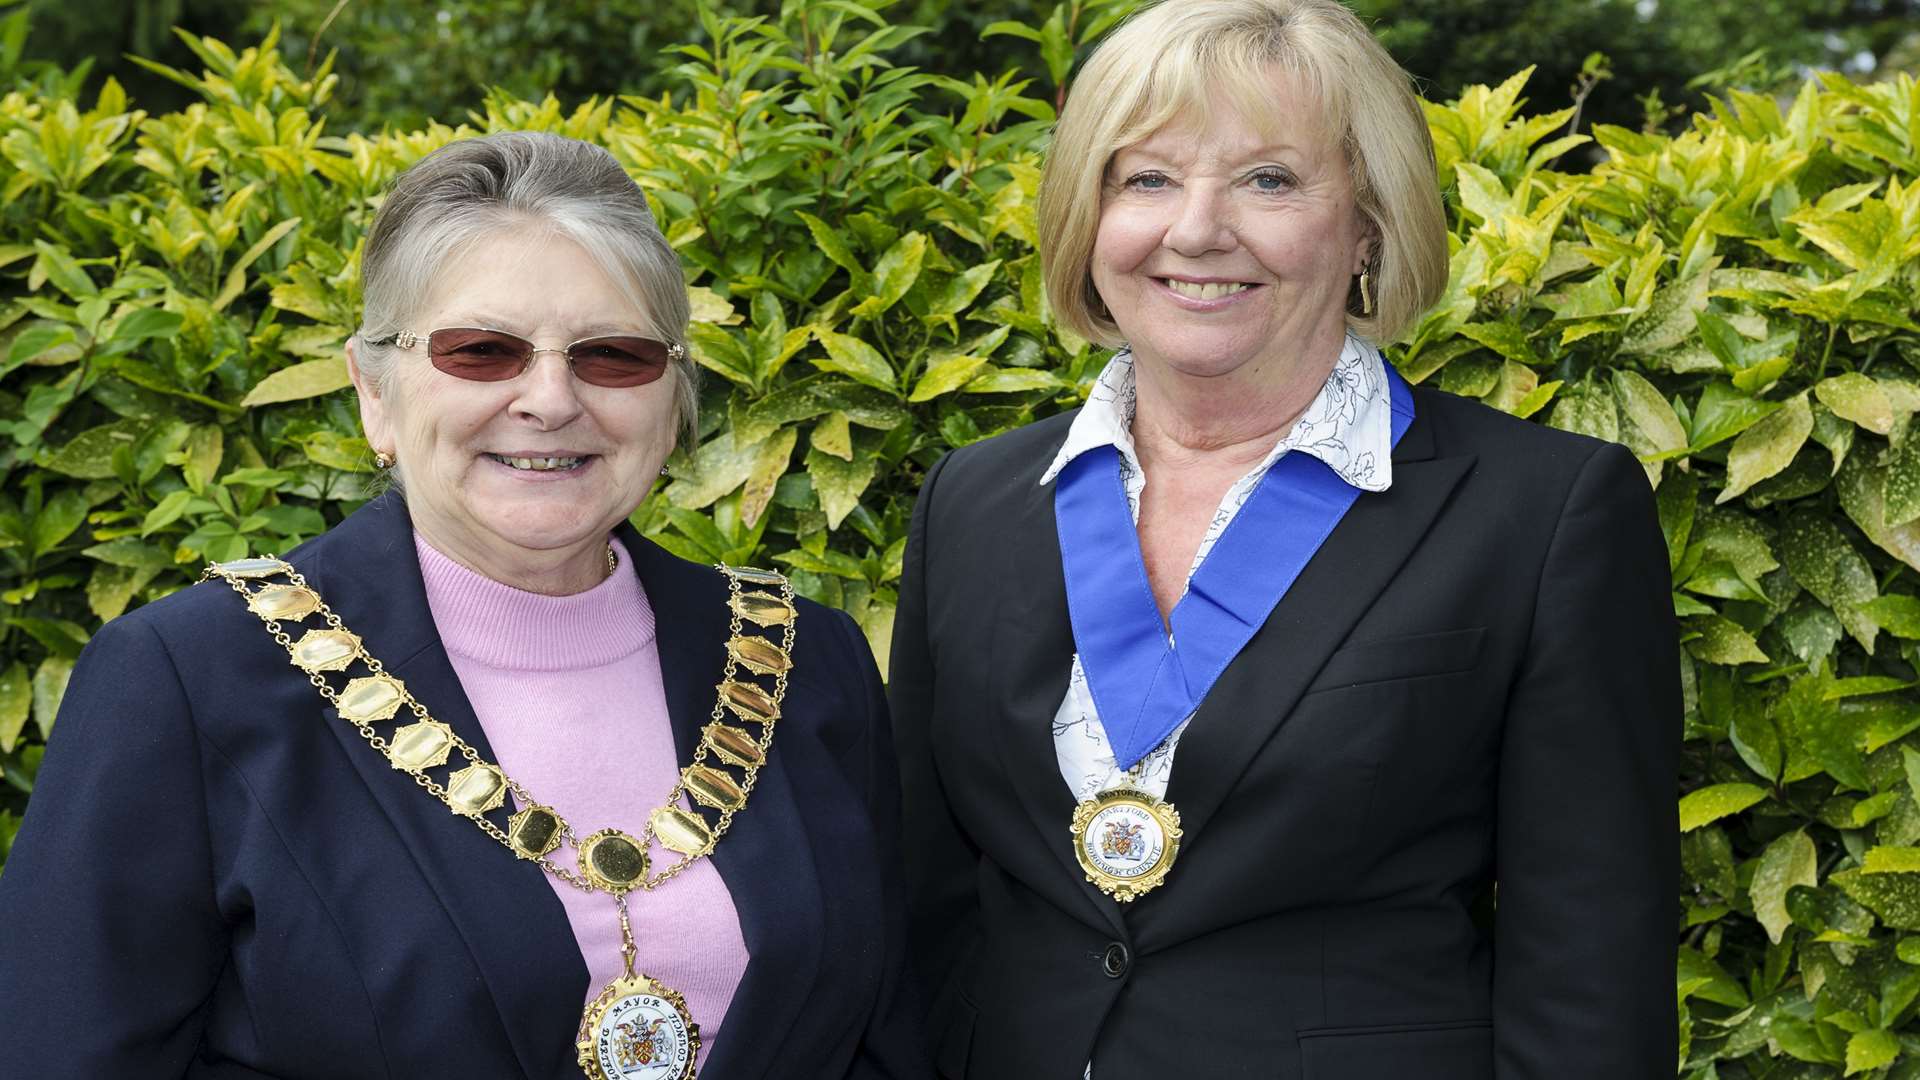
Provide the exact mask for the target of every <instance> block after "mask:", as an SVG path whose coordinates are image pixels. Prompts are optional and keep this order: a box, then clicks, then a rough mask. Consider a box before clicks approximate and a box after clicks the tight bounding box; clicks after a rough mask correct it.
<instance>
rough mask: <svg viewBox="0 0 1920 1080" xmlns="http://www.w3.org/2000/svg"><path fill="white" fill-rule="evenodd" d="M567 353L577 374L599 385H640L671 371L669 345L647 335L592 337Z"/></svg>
mask: <svg viewBox="0 0 1920 1080" xmlns="http://www.w3.org/2000/svg"><path fill="white" fill-rule="evenodd" d="M567 356H568V359H570V360H572V361H573V373H574V374H575V375H578V376H579V377H580V378H581V380H582V381H584V382H590V383H592V384H593V385H595V386H639V385H641V384H642V383H650V382H652V381H653V380H655V379H657V378H659V377H660V376H661V375H662V374H664V373H665V372H666V370H667V347H666V346H665V345H664V344H662V343H660V342H658V341H654V340H652V339H650V338H643V337H625V336H617V337H599V338H589V339H588V340H586V341H582V342H578V343H577V344H575V345H574V346H573V348H572V349H570V350H569V351H568V353H567Z"/></svg>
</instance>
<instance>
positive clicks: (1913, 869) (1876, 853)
mask: <svg viewBox="0 0 1920 1080" xmlns="http://www.w3.org/2000/svg"><path fill="white" fill-rule="evenodd" d="M1860 869H1861V872H1863V873H1868V874H1911V873H1920V848H1914V847H1875V848H1868V849H1867V855H1866V858H1864V859H1862V860H1861V862H1860Z"/></svg>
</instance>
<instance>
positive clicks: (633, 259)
mask: <svg viewBox="0 0 1920 1080" xmlns="http://www.w3.org/2000/svg"><path fill="white" fill-rule="evenodd" d="M529 225H531V226H535V227H540V228H546V229H550V230H552V231H553V232H555V233H557V234H559V235H561V236H564V237H566V238H567V239H569V240H571V241H573V242H574V243H576V244H579V245H580V246H581V248H583V249H585V250H586V252H587V254H588V255H589V256H590V257H591V258H592V259H593V261H594V262H595V264H596V265H598V266H599V268H600V270H601V272H603V273H605V274H606V275H607V277H608V279H610V280H611V281H613V282H614V283H615V284H616V285H617V286H618V287H619V288H620V289H621V291H623V292H624V293H626V295H627V297H628V298H629V299H630V300H632V301H633V303H634V304H635V305H636V306H637V307H639V309H640V310H641V311H642V312H643V313H644V314H645V319H646V322H647V323H648V325H647V326H645V327H644V328H643V329H645V330H646V331H647V332H648V333H650V334H652V335H654V336H655V337H657V338H659V339H660V340H662V341H666V342H669V343H679V344H682V345H684V344H685V343H686V339H687V320H688V318H689V317H690V314H691V308H690V305H689V303H688V301H687V284H686V278H685V276H684V275H683V274H682V273H681V270H680V258H679V256H678V255H676V254H675V253H674V250H673V247H672V245H670V244H668V243H667V238H666V237H665V236H663V235H662V234H661V232H660V227H659V225H657V224H656V223H655V222H654V220H653V212H652V210H651V209H649V208H648V206H647V197H646V195H645V194H644V193H643V192H642V191H641V190H640V187H639V185H637V184H635V183H634V182H633V180H632V178H630V177H628V176H627V173H626V170H624V169H622V168H621V167H620V163H619V162H618V161H615V160H614V157H613V155H612V154H610V153H608V152H607V151H606V150H605V149H603V148H601V147H599V146H595V145H593V144H592V143H587V142H581V141H580V140H578V139H569V138H567V137H565V136H563V135H554V134H551V133H548V132H543V131H503V132H499V133H496V134H493V135H486V136H482V137H479V138H473V139H462V140H460V141H458V142H453V143H449V144H447V145H446V146H443V147H441V148H440V149H438V150H436V151H434V152H433V153H431V154H428V155H427V156H426V157H424V158H421V159H420V160H419V161H417V162H415V163H414V164H413V165H411V166H409V167H408V168H407V169H406V170H405V171H404V172H402V173H401V174H400V175H399V176H398V177H397V178H395V180H394V182H393V186H392V187H391V188H389V189H388V191H387V197H386V201H385V203H383V204H382V205H381V207H380V212H379V213H378V214H376V215H374V219H373V229H372V231H371V232H370V233H369V234H368V236H367V247H366V251H365V252H364V253H363V254H362V255H361V260H360V274H361V296H362V306H361V318H360V329H359V330H357V331H356V332H355V334H354V338H355V347H356V353H355V355H356V357H357V360H358V363H359V365H360V367H361V369H362V370H363V371H365V372H366V374H367V375H368V377H369V378H371V379H372V380H373V381H374V384H375V385H376V386H380V387H382V388H383V389H384V388H385V387H386V386H387V385H389V378H390V376H391V374H392V365H393V359H394V354H395V352H396V351H397V350H396V349H395V348H394V347H393V346H392V345H375V344H373V342H375V341H379V340H382V339H385V338H388V337H391V336H392V335H394V334H397V333H399V332H401V331H405V330H412V331H416V332H419V331H423V330H427V329H432V328H431V327H419V326H414V325H413V320H414V319H417V318H419V317H420V314H421V311H422V309H423V308H424V307H425V306H426V304H427V302H428V299H429V297H430V296H431V295H432V291H433V286H434V284H435V282H436V280H437V279H438V277H439V275H440V273H441V272H442V271H443V270H444V269H445V268H446V267H447V266H448V265H449V263H451V262H452V261H453V260H454V259H455V258H457V257H458V256H459V255H460V254H461V253H463V252H464V251H466V250H467V249H468V248H470V247H471V246H473V245H474V244H477V243H479V242H481V241H483V240H485V239H486V238H487V237H489V236H491V235H494V234H497V233H499V232H502V231H504V230H510V229H515V228H524V227H526V226H529ZM669 372H670V374H671V376H672V378H673V379H674V380H675V412H676V417H677V419H678V422H679V429H680V435H681V443H682V445H690V444H691V442H692V440H693V438H694V437H695V432H696V428H695V424H696V420H697V412H698V409H699V397H698V369H697V368H696V367H695V366H694V363H693V360H692V359H691V357H690V356H687V355H682V356H681V357H680V358H679V359H677V360H675V361H673V362H672V363H671V365H670V367H669Z"/></svg>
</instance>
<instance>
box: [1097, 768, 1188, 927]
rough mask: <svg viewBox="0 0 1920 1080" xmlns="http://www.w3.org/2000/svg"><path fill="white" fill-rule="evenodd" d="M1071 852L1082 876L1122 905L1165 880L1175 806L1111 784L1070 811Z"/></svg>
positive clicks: (1176, 836) (1175, 850)
mask: <svg viewBox="0 0 1920 1080" xmlns="http://www.w3.org/2000/svg"><path fill="white" fill-rule="evenodd" d="M1072 830H1073V854H1074V856H1075V857H1076V858H1078V859H1079V860H1080V869H1082V870H1084V871H1086V874H1087V880H1088V881H1091V882H1093V883H1094V885H1096V886H1098V887H1099V889H1100V891H1101V892H1103V893H1106V894H1107V895H1108V896H1111V897H1113V898H1114V899H1115V900H1117V901H1119V902H1120V903H1122V904H1125V903H1130V902H1131V901H1133V900H1135V899H1137V898H1139V897H1141V896H1144V895H1145V894H1147V893H1149V892H1152V891H1153V890H1154V889H1157V888H1159V887H1160V885H1161V884H1162V883H1163V882H1165V881H1166V880H1167V871H1168V870H1170V869H1172V867H1173V859H1174V856H1176V855H1178V854H1179V853H1180V811H1178V810H1176V809H1174V808H1173V804H1172V803H1170V802H1167V801H1166V800H1164V799H1156V798H1154V797H1153V796H1152V795H1149V794H1147V793H1146V792H1144V791H1141V790H1139V789H1138V788H1114V789H1113V790H1111V791H1103V792H1101V793H1100V794H1098V795H1096V796H1094V797H1093V798H1091V799H1088V800H1086V801H1085V802H1082V803H1081V804H1080V805H1079V807H1077V808H1076V809H1075V810H1074V812H1073V826H1072Z"/></svg>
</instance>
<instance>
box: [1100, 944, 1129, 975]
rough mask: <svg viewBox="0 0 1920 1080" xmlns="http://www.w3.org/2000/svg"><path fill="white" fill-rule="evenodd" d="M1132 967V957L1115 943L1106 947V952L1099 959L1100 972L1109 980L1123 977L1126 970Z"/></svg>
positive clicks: (1124, 948) (1125, 948) (1121, 946)
mask: <svg viewBox="0 0 1920 1080" xmlns="http://www.w3.org/2000/svg"><path fill="white" fill-rule="evenodd" d="M1132 966H1133V956H1132V955H1131V954H1130V953H1128V952H1127V947H1126V946H1125V945H1122V944H1120V943H1119V942H1117V941H1116V942H1114V943H1113V944H1111V945H1109V946H1107V951H1106V952H1105V953H1104V954H1102V955H1101V957H1100V970H1101V971H1102V972H1104V973H1105V974H1106V976H1107V978H1109V979H1118V978H1120V977H1121V976H1123V975H1125V974H1126V973H1127V969H1128V968H1130V967H1132Z"/></svg>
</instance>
